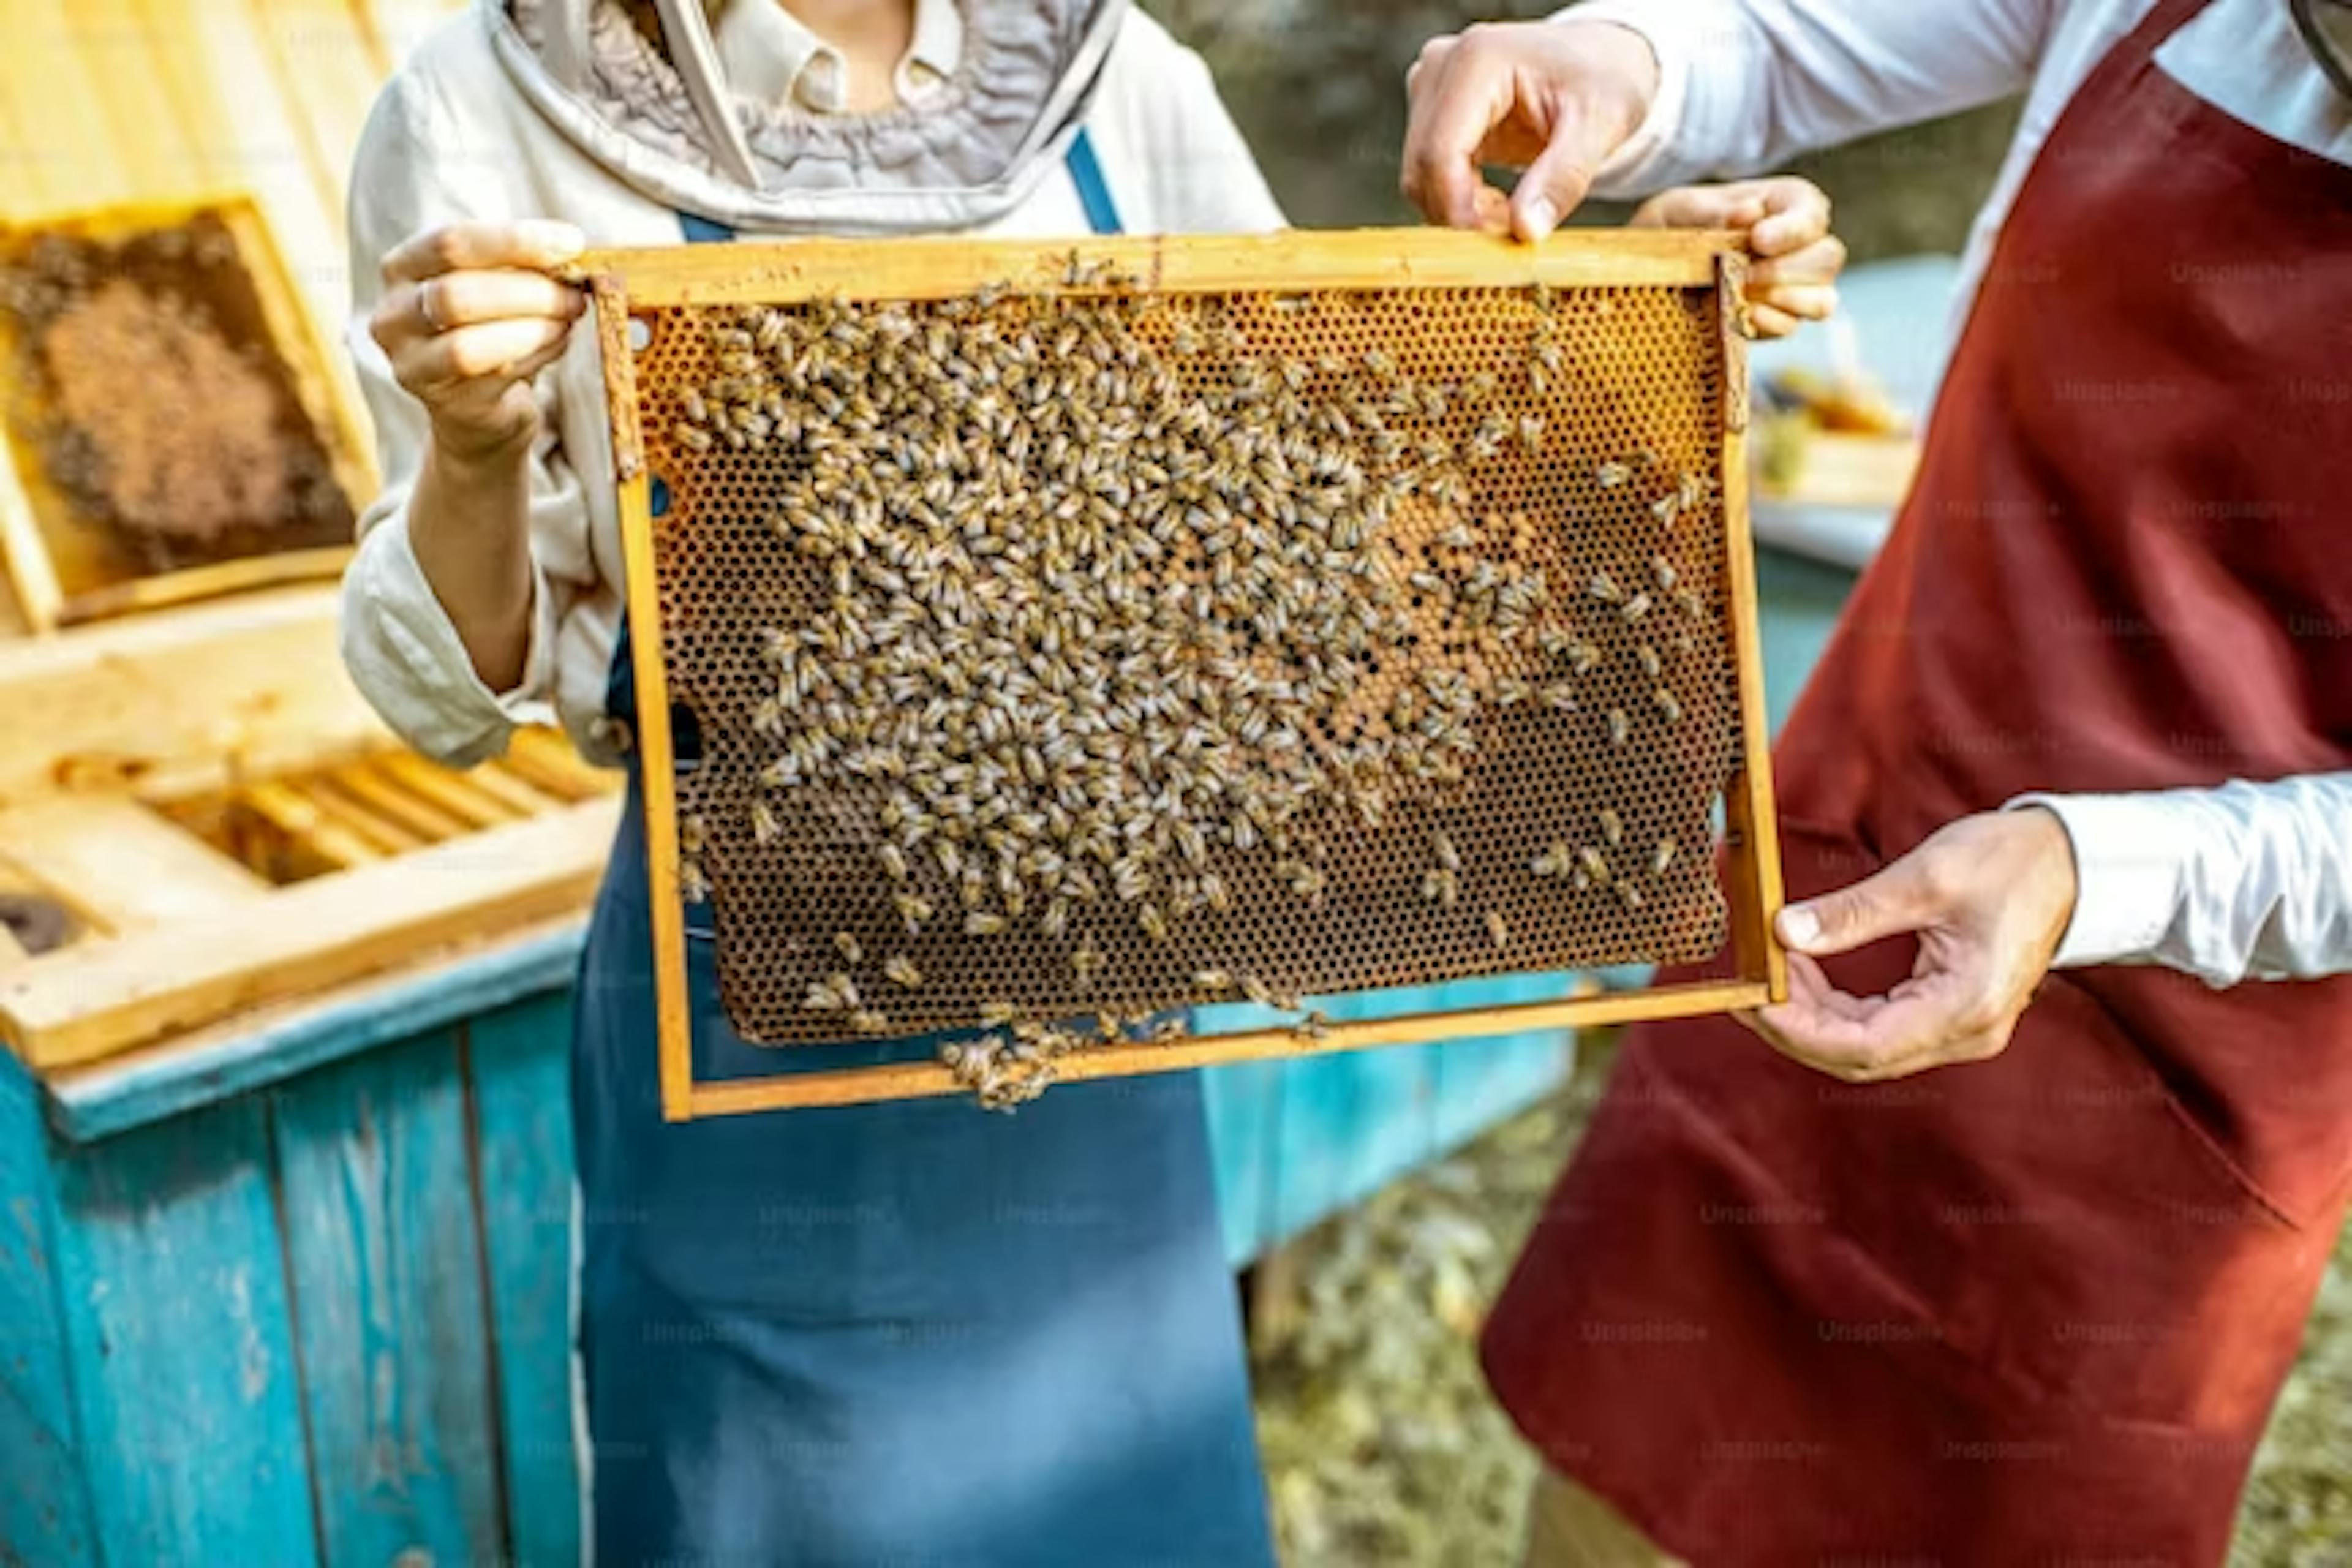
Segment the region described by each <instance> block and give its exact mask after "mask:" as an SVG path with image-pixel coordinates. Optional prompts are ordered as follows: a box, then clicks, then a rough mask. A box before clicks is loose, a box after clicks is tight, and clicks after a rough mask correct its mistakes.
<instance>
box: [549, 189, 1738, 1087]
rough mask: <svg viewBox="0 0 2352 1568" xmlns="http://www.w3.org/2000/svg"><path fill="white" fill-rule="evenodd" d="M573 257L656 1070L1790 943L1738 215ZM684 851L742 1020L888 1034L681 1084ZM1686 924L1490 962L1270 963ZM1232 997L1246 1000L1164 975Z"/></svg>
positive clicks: (1394, 1031)
mask: <svg viewBox="0 0 2352 1568" xmlns="http://www.w3.org/2000/svg"><path fill="white" fill-rule="evenodd" d="M589 271H590V272H591V274H592V275H593V277H594V279H595V283H596V294H597V303H598V310H599V316H600V326H601V329H602V330H601V331H600V338H601V341H602V342H603V345H604V354H605V363H606V374H607V380H608V384H609V386H610V388H611V392H612V399H613V422H614V441H615V452H616V456H617V458H618V459H619V461H618V469H619V473H620V475H621V485H622V494H621V505H622V513H623V518H624V525H625V539H626V542H627V547H628V552H629V565H630V600H631V614H632V618H633V624H634V625H635V627H636V628H637V630H638V633H639V636H638V637H637V639H636V643H635V647H636V667H635V674H636V679H637V686H638V713H639V741H640V749H641V756H642V761H643V763H644V764H645V767H646V802H647V808H648V820H647V838H648V845H649V851H650V859H651V872H652V879H653V885H654V895H655V896H654V900H653V908H654V916H655V926H656V931H655V939H656V980H657V982H658V987H657V988H658V991H659V994H660V1000H661V1020H662V1052H663V1067H664V1071H663V1082H664V1095H665V1106H666V1110H667V1111H668V1112H669V1113H670V1114H671V1115H673V1116H688V1115H699V1114H709V1113H715V1112H721V1111H729V1110H750V1109H759V1108H762V1107H767V1106H781V1105H793V1104H826V1103H842V1102H845V1101H851V1100H866V1099H875V1098H885V1097H895V1096H903V1095H912V1094H921V1093H933V1092H947V1091H951V1090H954V1089H971V1090H973V1091H976V1092H977V1093H978V1094H979V1095H980V1096H981V1097H982V1099H983V1100H986V1101H989V1102H991V1103H999V1104H1003V1103H1015V1102H1018V1101H1019V1100H1022V1099H1024V1098H1027V1097H1029V1096H1031V1095H1034V1093H1035V1092H1037V1091H1038V1090H1039V1089H1042V1088H1043V1087H1044V1085H1045V1084H1046V1083H1048V1082H1051V1081H1053V1080H1054V1079H1056V1078H1073V1077H1095V1076H1103V1075H1108V1074H1115V1073H1122V1072H1135V1071H1150V1070H1155V1069H1164V1068H1179V1067H1186V1066H1194V1065H1200V1064H1202V1063H1205V1062H1213V1061H1217V1060H1224V1059H1233V1058H1241V1057H1247V1056H1258V1055H1265V1054H1269V1053H1274V1052H1288V1051H1297V1050H1312V1049H1328V1048H1340V1047H1349V1046H1358V1045H1370V1044H1377V1043H1384V1042H1387V1041H1394V1040H1403V1039H1429V1038H1437V1037H1455V1036H1467V1035H1477V1034H1492V1033H1496V1032H1503V1031H1507V1030H1513V1029H1518V1028H1524V1027H1528V1026H1551V1025H1557V1024H1561V1023H1572V1022H1576V1021H1580V1020H1587V1021H1591V1020H1599V1019H1601V1018H1606V1017H1620V1018H1622V1017H1637V1016H1672V1015H1675V1014H1686V1013H1693V1012H1700V1011H1708V1010H1717V1009H1722V1008H1727V1007H1737V1006H1748V1005H1757V1004H1758V1003H1759V1002H1761V1001H1763V1000H1765V999H1766V998H1767V997H1769V996H1772V995H1776V994H1779V989H1780V985H1781V984H1782V977H1781V972H1780V955H1779V954H1778V952H1776V951H1775V950H1774V948H1773V947H1772V944H1771V942H1770V938H1769V916H1770V913H1771V912H1772V910H1773V909H1774V907H1775V906H1776V905H1777V903H1778V900H1779V886H1778V866H1777V859H1776V857H1775V855H1774V851H1773V837H1772V831H1771V816H1770V812H1771V806H1770V794H1769V780H1768V778H1767V776H1766V771H1765V766H1764V763H1765V757H1764V730H1763V709H1762V693H1761V690H1760V689H1759V683H1758V676H1757V669H1758V660H1757V656H1756V641H1755V637H1756V628H1755V609H1754V585H1753V563H1752V560H1751V558H1750V556H1749V553H1748V538H1747V529H1746V467H1745V456H1744V437H1745V430H1746V424H1747V396H1746V394H1747V385H1746V363H1745V354H1744V343H1743V337H1744V323H1743V320H1742V314H1741V310H1740V306H1739V289H1738V283H1739V278H1740V273H1741V260H1740V257H1739V255H1738V252H1737V250H1736V249H1735V248H1734V247H1733V242H1732V241H1730V240H1729V239H1727V237H1721V236H1707V235H1699V236H1693V235H1655V234H1650V235H1636V234H1609V235H1596V234H1589V233H1588V234H1573V235H1566V236H1562V237H1560V238H1559V239H1558V240H1555V241H1554V242H1552V243H1550V244H1548V245H1546V246H1544V247H1538V248H1532V249H1530V248H1526V247H1513V246H1509V245H1507V244H1505V243H1502V242H1499V241H1496V240H1491V239H1486V238H1483V237H1475V236H1462V235H1448V234H1435V233H1426V232H1404V233H1394V232H1366V233H1360V234H1349V235H1329V234H1323V235H1313V234H1296V235H1282V236H1271V237H1221V238H1169V239H1158V240H1108V241H1096V242H1090V243H1087V244H1082V245H1079V246H1076V247H1071V246H1069V245H1066V244H1065V245H1059V246H1042V245H1034V244H1010V243H986V244H973V243H970V242H963V241H953V242H942V241H922V240H909V241H894V242H888V243H884V244H873V243H856V242H840V241H808V242H794V243H791V244H788V245H782V246H747V247H694V248H691V249H688V250H682V251H663V252H630V253H605V254H604V255H601V256H599V257H596V258H592V259H591V263H590V267H589ZM681 751H682V752H684V753H685V755H684V756H683V758H681V756H680V753H681ZM674 763H676V764H677V765H673V764H674ZM1725 828H1727V829H1728V831H1727V835H1726V834H1725V833H1724V832H1723V830H1724V829H1725ZM1719 837H1721V838H1723V839H1724V841H1726V842H1727V844H1728V852H1727V854H1725V855H1723V856H1721V857H1718V856H1717V854H1716V848H1717V843H1718V839H1719ZM682 903H706V904H707V905H708V909H709V921H710V925H711V928H712V931H713V932H714V934H715V937H716V944H715V950H716V955H717V971H718V979H719V991H720V994H721V998H722V1001H723V1004H724V1006H725V1010H726V1013H727V1016H728V1019H729V1022H730V1024H731V1025H732V1026H733V1028H734V1029H735V1031H736V1032H737V1033H739V1034H740V1035H741V1036H742V1037H744V1038H746V1039H748V1040H751V1041H753V1042H756V1043H761V1044H768V1045H774V1046H777V1047H793V1046H795V1045H807V1044H814V1043H819V1042H830V1041H840V1040H845V1039H852V1038H857V1037H872V1038H877V1039H898V1038H909V1037H929V1038H928V1039H927V1041H926V1042H925V1044H924V1045H923V1046H922V1047H919V1049H910V1051H909V1052H908V1053H907V1054H906V1055H905V1057H904V1058H903V1059H894V1060H885V1061H883V1062H881V1063H880V1065H870V1066H865V1067H861V1068H849V1069H834V1068H827V1069H826V1070H820V1071H805V1070H793V1063H792V1062H791V1061H790V1059H789V1054H788V1053H787V1054H786V1057H785V1059H782V1060H780V1061H779V1064H778V1066H779V1069H780V1070H779V1071H778V1072H777V1073H776V1074H775V1075H774V1076H772V1077H770V1078H762V1079H752V1080H734V1081H726V1082H713V1081H709V1080H698V1079H697V1078H696V1076H695V1069H694V1065H693V1058H692V1043H691V1033H692V1031H691V1026H690V1020H689V1018H688V1001H687V979H686V960H685V941H686V937H685V931H684V924H685V919H684V913H683V910H682V909H681V904H682ZM1713 960H1720V961H1721V962H1719V963H1716V964H1715V966H1714V967H1715V969H1717V970H1719V971H1720V972H1721V975H1722V977H1721V978H1718V979H1712V980H1709V981H1706V982H1704V983H1687V984H1671V985H1658V986H1653V987H1651V988H1649V989H1646V990H1641V991H1635V992H1631V993H1624V994H1615V995H1609V996H1601V997H1591V998H1585V999H1580V1000H1572V1001H1569V1002H1564V1003H1555V1004H1544V1005H1538V1006H1536V1007H1532V1008H1529V1007H1518V1008H1512V1009H1506V1010H1487V1011H1484V1012H1477V1013H1466V1014H1452V1015H1434V1016H1422V1017H1417V1018H1412V1019H1403V1020H1384V1021H1381V1022H1379V1023H1340V1024H1335V1023H1329V1022H1328V1021H1327V1020H1326V1019H1325V1018H1324V1016H1323V1015H1322V1013H1321V1012H1319V1011H1318V1009H1317V1005H1316V1001H1315V999H1316V998H1318V997H1328V996H1331V995H1334V994H1352V993H1360V992H1366V991H1373V990H1380V989H1384V988H1389V987H1395V986H1415V985H1426V984H1433V983H1437V982H1441V981H1450V980H1458V979H1464V978H1469V977H1476V976H1485V975H1497V974H1506V973H1528V972H1551V971H1561V970H1571V969H1585V968H1593V967H1599V966H1604V965H1620V964H1633V963H1655V964H1697V963H1706V962H1708V961H1713ZM1243 1000H1247V1001H1251V1002H1255V1003H1256V1004H1258V1005H1260V1006H1261V1007H1262V1008H1272V1009H1274V1010H1275V1011H1276V1015H1277V1016H1279V1017H1280V1019H1281V1022H1280V1023H1279V1024H1278V1026H1274V1027H1261V1026H1252V1027H1249V1028H1247V1029H1244V1030H1241V1031H1238V1032H1231V1033H1226V1034H1223V1035H1200V1036H1189V1037H1188V1036H1184V1035H1183V1033H1182V1026H1181V1023H1179V1022H1171V1019H1181V1016H1182V1010H1184V1009H1189V1008H1193V1007H1198V1006H1202V1005H1211V1004H1217V1003H1226V1002H1237V1001H1243Z"/></svg>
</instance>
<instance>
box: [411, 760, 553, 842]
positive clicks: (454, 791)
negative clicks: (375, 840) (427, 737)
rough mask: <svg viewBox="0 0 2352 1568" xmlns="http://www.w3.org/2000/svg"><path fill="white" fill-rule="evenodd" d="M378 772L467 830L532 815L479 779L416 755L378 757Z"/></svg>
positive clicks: (493, 825)
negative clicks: (485, 785) (482, 783)
mask: <svg viewBox="0 0 2352 1568" xmlns="http://www.w3.org/2000/svg"><path fill="white" fill-rule="evenodd" d="M374 766H375V768H376V769H377V771H379V772H381V773H383V775H384V776H385V777H386V778H388V779H390V780H391V781H392V782H393V783H394V784H395V785H397V786H398V787H400V788H402V789H404V790H406V791H408V792H409V793H410V794H412V795H415V796H417V797H418V798H420V799H422V800H425V801H427V802H429V803H431V804H432V805H435V806H436V807H437V808H439V809H440V810H441V811H442V812H444V813H446V815H448V816H453V817H455V818H457V820H458V821H459V822H462V823H464V824H465V825H466V826H467V827H469V828H472V827H496V826H499V824H501V823H507V822H512V821H514V820H516V819H517V818H519V817H525V816H532V815H533V813H532V812H530V811H528V810H517V809H516V808H515V806H514V805H512V804H510V803H509V801H508V800H507V799H506V797H504V796H503V795H499V794H498V793H496V792H495V791H492V790H488V789H484V788H483V787H481V780H480V779H479V778H478V777H475V776H472V775H469V774H467V773H453V772H451V771H450V770H449V769H447V768H445V767H441V766H438V765H437V764H436V763H428V762H426V761H425V759H424V758H423V757H420V756H418V755H417V754H416V753H415V752H390V753H388V754H386V755H384V756H382V757H378V758H377V759H376V760H375V763H374Z"/></svg>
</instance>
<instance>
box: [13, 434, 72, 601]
mask: <svg viewBox="0 0 2352 1568" xmlns="http://www.w3.org/2000/svg"><path fill="white" fill-rule="evenodd" d="M0 572H5V574H6V575H7V579H8V589H9V593H8V600H9V608H10V609H11V610H12V611H13V612H14V614H15V616H16V620H17V622H18V623H19V624H20V625H22V626H24V627H25V628H26V630H28V631H37V632H42V631H47V630H48V629H49V628H50V627H52V626H56V625H57V624H58V619H59V616H60V615H61V614H62V612H63V608H64V605H65V590H64V589H63V588H62V587H61V586H60V585H59V584H58V568H57V563H56V562H54V561H52V560H50V559H49V547H48V543H47V541H46V540H44V539H43V538H42V537H41V524H40V520H39V518H37V516H35V515H34V512H33V498H32V497H31V496H30V495H28V494H27V493H26V489H25V486H24V484H23V482H22V481H21V479H19V477H18V475H17V472H16V453H15V452H14V451H12V450H11V449H10V448H9V446H8V443H6V442H5V441H0Z"/></svg>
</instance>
